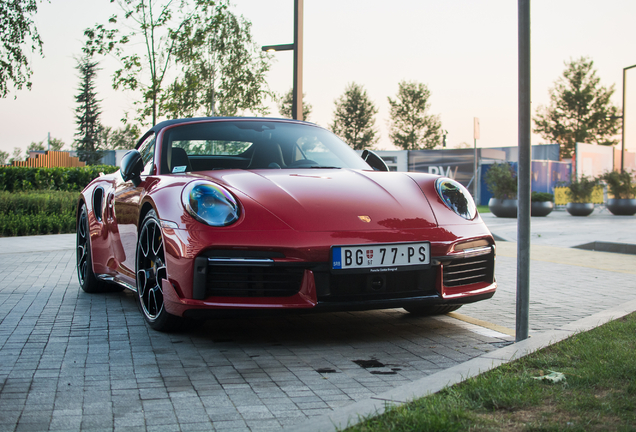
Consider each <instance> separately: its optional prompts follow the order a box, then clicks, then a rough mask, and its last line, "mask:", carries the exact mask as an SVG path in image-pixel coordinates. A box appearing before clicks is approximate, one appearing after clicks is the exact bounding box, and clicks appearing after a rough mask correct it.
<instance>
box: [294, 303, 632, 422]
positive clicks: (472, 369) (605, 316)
mask: <svg viewBox="0 0 636 432" xmlns="http://www.w3.org/2000/svg"><path fill="white" fill-rule="evenodd" d="M634 311H636V300H632V301H629V302H626V303H623V304H621V305H618V306H616V307H614V308H611V309H607V310H605V311H602V312H599V313H596V314H594V315H591V316H589V317H586V318H582V319H580V320H578V321H575V322H573V323H570V324H568V325H566V326H564V327H562V328H561V329H559V330H553V331H547V332H544V333H540V334H538V335H533V336H532V337H530V338H528V339H526V340H523V341H520V342H517V343H514V344H512V345H508V346H506V347H504V348H500V349H498V350H496V351H492V352H490V353H486V354H484V355H482V356H479V357H476V358H474V359H472V360H469V361H467V362H464V363H462V364H459V365H457V366H453V367H451V368H448V369H445V370H443V371H440V372H437V373H435V374H432V375H429V376H427V377H424V378H421V379H419V380H417V381H413V382H411V383H409V384H406V385H403V386H400V387H397V388H394V389H391V390H389V391H387V392H384V393H381V394H379V395H376V396H373V397H371V398H369V399H365V400H362V401H359V402H355V403H353V404H351V405H347V406H345V407H342V408H339V409H336V410H334V411H333V412H332V413H330V414H326V415H322V416H319V417H314V418H310V419H308V420H307V421H305V422H303V423H300V424H298V425H294V426H290V427H287V428H284V429H283V430H284V431H287V432H292V431H298V432H301V431H308V432H334V431H337V430H338V429H344V428H346V427H347V426H352V425H354V424H357V423H358V422H360V421H362V420H363V419H364V418H365V417H369V416H372V415H379V414H382V413H384V411H385V410H386V408H387V407H390V406H392V405H393V406H395V405H401V404H403V403H406V402H409V401H411V400H413V399H417V398H421V397H424V396H428V395H431V394H433V393H437V392H439V391H440V390H442V389H443V388H445V387H448V386H452V385H454V384H457V383H460V382H462V381H465V380H466V379H468V378H472V377H474V376H477V375H479V374H481V373H483V372H487V371H489V370H491V369H494V368H496V367H498V366H500V365H502V364H504V363H508V362H510V361H513V360H517V359H519V358H521V357H524V356H526V355H528V354H531V353H533V352H535V351H539V350H541V349H543V348H545V347H548V346H550V345H552V344H555V343H557V342H560V341H562V340H564V339H567V338H568V337H570V336H572V335H574V334H576V333H581V332H585V331H588V330H591V329H593V328H595V327H599V326H601V325H603V324H605V323H607V322H609V321H613V320H615V319H618V318H621V317H624V316H625V315H628V314H630V313H632V312H634Z"/></svg>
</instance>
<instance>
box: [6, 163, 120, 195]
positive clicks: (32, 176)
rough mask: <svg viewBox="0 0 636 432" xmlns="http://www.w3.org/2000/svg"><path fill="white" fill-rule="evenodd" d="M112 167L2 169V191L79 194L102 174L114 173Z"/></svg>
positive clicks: (115, 169)
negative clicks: (55, 191)
mask: <svg viewBox="0 0 636 432" xmlns="http://www.w3.org/2000/svg"><path fill="white" fill-rule="evenodd" d="M117 170H118V168H117V167H115V166H112V165H91V166H86V167H82V168H27V167H0V191H8V192H26V191H36V190H60V191H76V192H79V191H81V190H82V189H84V188H85V187H86V185H87V184H89V183H90V182H91V181H92V180H93V179H94V178H97V177H99V174H100V173H105V174H108V173H112V172H115V171H117Z"/></svg>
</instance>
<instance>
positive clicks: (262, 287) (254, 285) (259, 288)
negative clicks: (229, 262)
mask: <svg viewBox="0 0 636 432" xmlns="http://www.w3.org/2000/svg"><path fill="white" fill-rule="evenodd" d="M303 273H304V270H303V269H302V268H298V267H279V266H273V267H258V266H256V267H252V266H209V267H208V271H207V276H206V284H205V285H206V297H210V296H216V297H288V296H292V295H294V294H297V293H298V291H299V290H300V284H301V283H302V280H303Z"/></svg>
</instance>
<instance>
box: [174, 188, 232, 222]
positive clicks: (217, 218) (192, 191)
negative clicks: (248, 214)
mask: <svg viewBox="0 0 636 432" xmlns="http://www.w3.org/2000/svg"><path fill="white" fill-rule="evenodd" d="M181 199H182V201H183V206H184V207H185V208H186V210H187V211H188V213H190V214H191V215H192V217H193V218H195V219H196V220H198V221H199V222H203V223H204V224H207V225H210V226H216V227H220V226H227V225H230V224H233V223H234V222H236V221H237V220H238V218H239V215H240V210H239V206H238V203H237V201H236V199H235V198H234V197H233V196H232V194H231V193H230V192H228V191H227V190H226V189H225V188H223V187H221V186H219V185H217V184H214V183H210V182H207V181H203V180H196V181H193V182H192V183H190V184H188V185H187V186H186V187H185V189H184V190H183V194H182V195H181Z"/></svg>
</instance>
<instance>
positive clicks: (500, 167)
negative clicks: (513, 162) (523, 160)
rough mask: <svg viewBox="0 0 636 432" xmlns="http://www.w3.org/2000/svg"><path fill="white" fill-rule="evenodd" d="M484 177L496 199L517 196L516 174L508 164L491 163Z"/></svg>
mask: <svg viewBox="0 0 636 432" xmlns="http://www.w3.org/2000/svg"><path fill="white" fill-rule="evenodd" d="M484 179H485V181H486V186H487V187H488V190H489V191H490V192H491V193H492V195H493V197H495V198H497V199H515V198H517V174H516V173H515V171H514V170H513V169H512V167H511V166H510V164H507V163H501V164H493V165H491V166H490V168H489V169H488V171H487V172H486V174H485V177H484Z"/></svg>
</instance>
